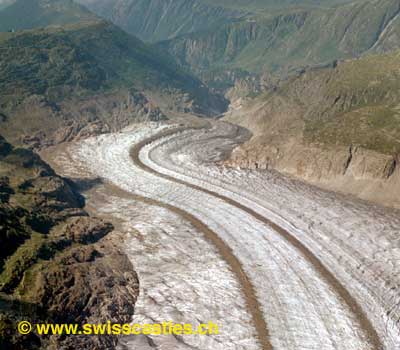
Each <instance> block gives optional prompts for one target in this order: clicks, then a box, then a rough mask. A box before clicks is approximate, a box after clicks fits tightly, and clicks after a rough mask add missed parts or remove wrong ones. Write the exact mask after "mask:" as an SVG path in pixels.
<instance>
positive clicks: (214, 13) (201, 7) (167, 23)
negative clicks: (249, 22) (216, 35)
mask: <svg viewBox="0 0 400 350" xmlns="http://www.w3.org/2000/svg"><path fill="white" fill-rule="evenodd" d="M78 2H79V3H81V4H83V5H85V6H87V7H88V8H89V9H90V10H92V11H93V12H95V13H96V14H98V15H99V16H102V17H104V18H106V19H108V20H110V21H112V22H113V23H114V24H116V25H118V26H119V27H121V28H123V29H124V30H126V31H127V32H128V33H131V34H133V35H136V36H137V37H139V38H140V39H142V40H145V41H149V42H156V41H160V40H165V39H170V38H174V37H176V36H178V35H182V34H186V33H192V32H196V31H200V30H206V29H210V28H213V27H215V26H218V25H221V24H223V23H227V22H230V21H231V20H232V19H234V18H236V17H239V16H241V15H243V13H245V12H246V11H236V10H231V9H226V8H224V7H221V6H216V5H213V4H207V3H204V2H202V1H198V0H118V1H110V0H78Z"/></svg>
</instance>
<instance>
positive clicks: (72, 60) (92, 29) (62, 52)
mask: <svg viewBox="0 0 400 350" xmlns="http://www.w3.org/2000/svg"><path fill="white" fill-rule="evenodd" d="M0 50H1V52H2V55H1V57H0V74H1V77H2V79H1V80H0V89H1V95H0V98H1V99H2V102H3V104H4V103H11V102H12V101H13V100H14V99H15V98H17V99H22V98H24V97H25V96H27V95H31V94H39V95H46V96H47V97H48V98H49V99H51V100H54V101H58V100H60V99H64V98H66V97H68V96H69V95H71V94H74V95H85V94H90V93H94V92H99V91H105V90H109V89H113V88H119V87H135V88H138V89H160V90H161V89H163V88H166V89H167V88H171V89H173V88H175V89H182V91H185V89H186V91H188V92H190V91H191V92H194V90H195V89H199V90H201V88H200V83H199V82H198V81H197V80H195V79H194V78H192V77H190V76H189V75H186V74H185V73H183V72H182V71H180V69H178V68H177V66H176V65H175V64H174V63H173V61H172V60H169V59H168V57H166V56H164V57H163V56H161V54H160V53H158V52H157V51H155V50H153V49H151V48H149V47H148V46H146V45H145V44H143V43H142V42H141V41H139V40H138V39H135V38H134V37H131V36H129V35H127V34H126V33H124V32H123V31H122V30H120V29H118V28H116V27H115V26H113V25H112V24H109V23H107V22H103V21H97V22H91V23H88V24H76V25H68V26H64V27H62V28H61V27H60V28H58V27H53V28H47V29H45V30H42V29H39V30H31V31H23V32H17V33H5V34H3V35H0Z"/></svg>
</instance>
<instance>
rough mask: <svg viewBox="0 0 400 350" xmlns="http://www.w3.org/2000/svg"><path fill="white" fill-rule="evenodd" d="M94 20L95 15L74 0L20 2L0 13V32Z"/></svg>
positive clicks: (22, 0) (26, 0)
mask: <svg viewBox="0 0 400 350" xmlns="http://www.w3.org/2000/svg"><path fill="white" fill-rule="evenodd" d="M94 19H96V16H95V15H94V14H92V13H91V12H89V11H88V10H87V9H86V8H85V7H83V6H81V5H79V4H77V3H75V2H74V1H73V0H18V1H16V2H14V3H13V4H11V5H10V6H8V7H7V8H5V9H4V10H3V11H0V32H5V31H9V30H21V29H31V28H37V27H46V26H49V25H63V24H71V23H78V22H82V21H90V20H94Z"/></svg>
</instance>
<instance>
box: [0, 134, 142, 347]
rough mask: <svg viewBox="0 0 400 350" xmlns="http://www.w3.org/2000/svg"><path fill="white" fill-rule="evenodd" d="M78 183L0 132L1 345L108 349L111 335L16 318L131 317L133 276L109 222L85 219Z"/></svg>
mask: <svg viewBox="0 0 400 350" xmlns="http://www.w3.org/2000/svg"><path fill="white" fill-rule="evenodd" d="M83 206H84V200H83V197H81V195H80V194H79V193H78V192H77V190H76V188H75V185H74V184H73V183H72V182H71V181H69V180H66V179H64V178H61V177H59V176H58V175H57V174H56V173H55V172H54V171H53V170H52V169H51V168H50V167H49V166H48V165H47V164H46V163H45V162H43V161H42V160H41V158H40V157H39V156H38V155H36V154H34V153H33V152H32V151H29V150H25V149H14V148H13V147H12V146H11V145H10V144H8V143H7V142H6V141H5V140H4V138H3V137H1V136H0V244H1V247H2V249H1V253H0V347H1V348H2V349H3V348H4V349H24V350H25V349H44V348H47V349H54V350H56V349H57V350H58V349H80V348H87V349H112V348H114V346H115V345H116V341H117V340H116V338H115V337H113V336H108V335H107V336H90V337H88V336H85V337H84V336H70V337H68V336H43V337H39V336H37V335H35V334H34V333H32V334H31V335H29V336H21V335H19V334H17V333H16V324H17V323H18V322H19V320H29V321H31V322H32V323H35V322H49V323H74V324H83V323H106V322H107V321H110V322H115V323H125V322H129V321H130V318H131V316H132V315H133V312H134V305H135V302H136V298H137V295H138V280H137V276H136V274H135V272H134V270H133V267H132V265H131V264H130V262H129V260H128V259H127V257H126V256H125V255H124V254H123V252H122V250H121V249H120V248H119V240H118V239H116V238H115V237H114V234H113V233H112V232H113V229H114V228H113V225H112V224H110V223H107V222H104V221H103V220H101V219H97V218H93V217H89V215H88V214H87V212H86V211H85V210H84V209H83Z"/></svg>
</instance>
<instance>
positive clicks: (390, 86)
mask: <svg viewBox="0 0 400 350" xmlns="http://www.w3.org/2000/svg"><path fill="white" fill-rule="evenodd" d="M399 101H400V51H396V52H393V53H389V54H384V55H369V56H366V57H363V58H361V59H357V60H348V61H344V62H340V63H339V64H338V65H337V66H335V67H331V68H318V69H309V70H306V71H305V72H304V73H302V74H300V75H299V76H298V77H295V78H292V79H290V80H289V81H287V82H285V83H282V84H281V86H280V87H279V88H278V89H277V91H276V92H269V93H268V94H265V95H263V96H259V97H258V98H256V99H255V100H253V101H252V102H249V103H250V104H260V105H264V106H265V108H266V109H268V106H274V109H273V110H274V111H276V112H274V113H278V114H277V115H279V113H282V112H281V111H287V112H286V114H287V117H288V118H290V120H291V121H292V123H294V124H295V123H296V121H298V120H301V123H302V125H304V130H303V137H304V141H306V142H307V143H314V144H317V145H319V146H322V147H328V148H330V147H336V146H350V145H354V146H355V145H358V146H362V147H363V148H366V149H370V150H374V151H377V152H380V153H384V154H388V155H396V154H399V153H400V104H399ZM270 117H271V120H275V119H276V118H277V117H274V116H273V115H270V114H268V117H266V118H265V120H264V121H263V122H262V123H263V124H262V128H263V130H265V131H264V132H262V133H261V134H263V133H264V134H267V133H268V130H269V128H270V125H269V120H270V119H269V118H270ZM280 132H281V133H283V134H282V136H285V131H284V130H281V131H280Z"/></svg>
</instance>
